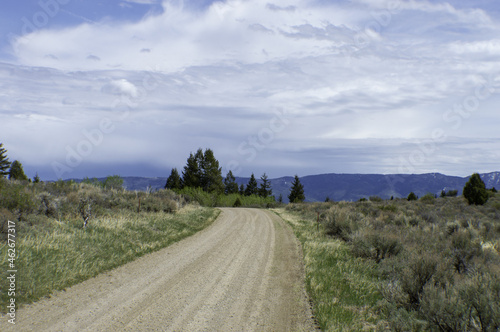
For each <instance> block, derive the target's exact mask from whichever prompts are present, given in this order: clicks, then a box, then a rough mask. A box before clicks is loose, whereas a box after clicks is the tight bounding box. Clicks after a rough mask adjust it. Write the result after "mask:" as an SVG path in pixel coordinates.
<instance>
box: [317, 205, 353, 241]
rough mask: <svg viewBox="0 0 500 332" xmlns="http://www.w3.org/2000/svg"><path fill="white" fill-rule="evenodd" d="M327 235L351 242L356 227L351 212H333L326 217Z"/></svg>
mask: <svg viewBox="0 0 500 332" xmlns="http://www.w3.org/2000/svg"><path fill="white" fill-rule="evenodd" d="M324 219H325V220H324V225H325V233H326V235H328V236H333V237H337V238H339V239H341V240H343V241H349V240H350V237H351V234H352V232H353V231H354V225H353V222H352V220H351V219H352V216H350V215H349V212H346V211H338V210H336V209H335V210H331V211H329V212H328V213H327V214H326V215H325V216H324Z"/></svg>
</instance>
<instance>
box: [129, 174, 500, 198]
mask: <svg viewBox="0 0 500 332" xmlns="http://www.w3.org/2000/svg"><path fill="white" fill-rule="evenodd" d="M481 178H482V179H483V181H484V183H485V184H486V188H493V187H495V188H497V189H500V172H493V173H486V174H481ZM468 179H469V177H458V176H448V175H444V174H440V173H429V174H411V175H409V174H389V175H382V174H320V175H309V176H304V177H301V178H300V182H301V183H302V184H303V185H304V192H305V195H306V201H309V202H314V201H324V200H325V198H326V197H329V198H330V199H331V200H334V201H357V200H359V199H360V198H369V197H370V196H379V197H381V198H383V199H389V198H390V197H391V196H392V197H394V198H399V197H407V196H408V194H409V193H410V192H412V191H413V192H414V193H415V194H417V196H419V197H421V196H423V195H425V194H427V193H432V194H436V195H439V194H440V193H441V191H442V190H445V191H448V190H458V194H459V195H460V194H461V193H462V189H463V187H464V185H465V183H466V182H467V181H468ZM248 180H249V178H241V177H238V178H236V182H237V183H238V184H245V185H246V184H247V183H248ZM270 180H271V186H272V190H273V195H275V196H276V198H277V197H278V196H279V195H280V194H281V195H282V197H283V201H284V202H287V201H288V197H287V196H288V194H289V193H290V188H291V186H292V181H293V177H291V176H285V177H280V178H276V179H270ZM166 181H167V178H163V177H158V178H144V177H123V186H124V187H125V188H126V189H127V190H140V191H144V190H146V189H147V188H148V187H150V188H152V189H153V190H155V189H160V188H163V187H164V186H165V182H166ZM258 181H260V180H258Z"/></svg>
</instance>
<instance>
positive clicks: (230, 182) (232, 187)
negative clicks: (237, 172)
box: [224, 170, 238, 195]
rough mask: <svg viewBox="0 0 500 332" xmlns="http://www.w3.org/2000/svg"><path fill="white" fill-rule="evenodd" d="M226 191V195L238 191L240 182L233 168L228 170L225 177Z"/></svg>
mask: <svg viewBox="0 0 500 332" xmlns="http://www.w3.org/2000/svg"><path fill="white" fill-rule="evenodd" d="M224 193H225V194H226V195H230V194H237V193H238V184H237V183H236V178H235V177H234V175H233V172H232V171H231V170H230V171H229V172H227V175H226V178H225V179H224Z"/></svg>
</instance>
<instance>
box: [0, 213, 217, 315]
mask: <svg viewBox="0 0 500 332" xmlns="http://www.w3.org/2000/svg"><path fill="white" fill-rule="evenodd" d="M218 213H219V210H216V209H211V208H201V207H198V208H194V207H187V208H184V209H182V210H181V211H179V212H178V213H176V214H166V213H163V212H141V213H136V212H131V211H126V210H119V211H113V212H112V213H111V212H110V213H104V214H103V215H102V216H100V217H98V218H96V219H93V220H91V222H90V224H89V226H88V227H87V228H85V229H84V228H82V223H81V219H78V218H74V219H70V220H64V221H57V220H55V219H48V218H47V219H45V220H44V223H43V226H42V227H36V226H33V225H32V226H30V227H26V226H23V225H24V224H26V221H23V222H18V224H19V227H18V234H17V235H18V237H17V239H16V251H17V259H16V262H15V264H16V267H17V270H18V272H17V280H16V282H17V292H16V303H17V304H18V305H19V304H26V303H31V302H34V301H36V300H38V299H40V298H42V297H45V296H48V295H50V294H51V293H52V292H54V291H56V290H62V289H65V288H67V287H70V286H72V285H74V284H76V283H79V282H81V281H83V280H86V279H89V278H92V277H94V276H96V275H98V274H99V273H102V272H104V271H108V270H111V269H113V268H115V267H117V266H120V265H123V264H125V263H127V262H130V261H132V260H134V259H136V258H138V257H141V256H143V255H145V254H147V253H150V252H153V251H156V250H159V249H161V248H164V247H166V246H168V245H170V244H172V243H174V242H177V241H179V240H182V239H184V238H186V237H188V236H190V235H192V234H194V233H196V232H198V231H200V230H201V229H203V228H205V227H207V226H208V225H210V224H211V223H212V222H213V221H214V220H215V218H216V217H217V215H218ZM27 222H29V218H28V220H27ZM21 224H23V225H21ZM7 249H8V248H7V244H6V242H4V241H2V242H1V244H0V255H1V257H2V259H4V257H7ZM2 270H3V271H2V273H6V270H7V268H3V269H2ZM6 286H7V279H6V276H5V275H2V277H1V280H0V287H1V289H2V290H4V289H6ZM8 300H9V297H8V296H7V293H6V292H4V291H2V293H1V307H2V312H5V308H6V303H7V301H8Z"/></svg>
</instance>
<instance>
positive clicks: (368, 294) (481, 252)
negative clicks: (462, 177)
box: [277, 194, 500, 331]
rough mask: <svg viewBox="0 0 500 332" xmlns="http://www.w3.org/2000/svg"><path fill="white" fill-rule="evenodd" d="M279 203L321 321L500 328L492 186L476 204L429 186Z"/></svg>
mask: <svg viewBox="0 0 500 332" xmlns="http://www.w3.org/2000/svg"><path fill="white" fill-rule="evenodd" d="M490 196H491V194H490ZM277 212H278V213H280V214H281V215H282V216H283V218H284V219H286V220H288V221H289V223H290V224H291V225H292V227H293V229H294V230H295V233H296V235H297V237H298V238H299V239H300V241H301V242H302V247H303V250H304V259H305V264H306V284H307V288H308V291H309V293H310V295H311V297H312V299H313V303H314V313H315V316H316V318H317V319H318V322H319V324H320V326H321V328H322V329H323V330H325V331H347V330H395V331H419V330H420V331H497V330H498V329H499V328H500V309H499V308H500V306H498V305H497V304H498V303H500V196H499V195H493V196H491V197H490V199H489V200H488V202H487V203H485V204H484V205H482V206H481V205H474V204H472V205H469V204H468V201H467V200H465V199H464V198H462V197H453V195H449V196H446V198H436V197H435V196H434V195H433V194H430V195H425V196H423V197H422V198H421V199H419V200H410V201H408V200H407V199H394V200H391V201H378V200H370V201H363V202H352V203H348V202H338V203H335V202H327V203H310V204H290V205H288V206H287V207H286V209H285V210H283V209H280V210H277ZM318 212H319V222H320V224H319V232H318V230H317V229H318V225H317V222H316V220H317V214H318Z"/></svg>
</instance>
